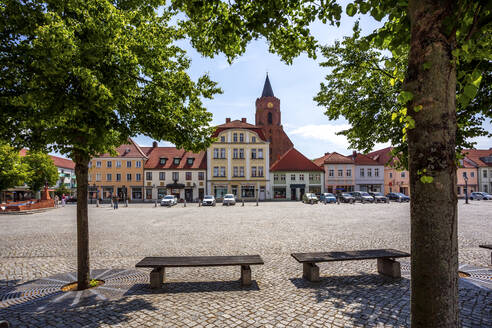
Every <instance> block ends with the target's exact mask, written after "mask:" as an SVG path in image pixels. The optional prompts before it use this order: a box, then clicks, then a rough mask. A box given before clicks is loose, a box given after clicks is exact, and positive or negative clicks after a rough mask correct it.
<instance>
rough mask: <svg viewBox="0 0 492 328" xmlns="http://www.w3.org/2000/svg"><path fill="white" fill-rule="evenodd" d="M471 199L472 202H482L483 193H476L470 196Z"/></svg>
mask: <svg viewBox="0 0 492 328" xmlns="http://www.w3.org/2000/svg"><path fill="white" fill-rule="evenodd" d="M470 199H471V200H482V199H483V195H482V193H481V192H478V191H475V192H472V193H471V194H470Z"/></svg>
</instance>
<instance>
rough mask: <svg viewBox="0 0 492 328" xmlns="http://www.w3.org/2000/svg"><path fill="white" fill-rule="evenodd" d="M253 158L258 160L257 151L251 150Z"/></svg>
mask: <svg viewBox="0 0 492 328" xmlns="http://www.w3.org/2000/svg"><path fill="white" fill-rule="evenodd" d="M251 158H252V159H256V149H251Z"/></svg>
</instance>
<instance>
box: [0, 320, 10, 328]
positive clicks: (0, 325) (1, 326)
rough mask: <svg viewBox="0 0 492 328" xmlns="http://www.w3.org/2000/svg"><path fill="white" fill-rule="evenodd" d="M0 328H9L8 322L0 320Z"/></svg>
mask: <svg viewBox="0 0 492 328" xmlns="http://www.w3.org/2000/svg"><path fill="white" fill-rule="evenodd" d="M0 328H10V324H9V323H8V321H4V320H2V321H0Z"/></svg>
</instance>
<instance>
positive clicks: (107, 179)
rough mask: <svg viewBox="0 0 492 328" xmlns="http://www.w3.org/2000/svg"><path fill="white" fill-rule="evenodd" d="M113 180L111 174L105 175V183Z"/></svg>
mask: <svg viewBox="0 0 492 328" xmlns="http://www.w3.org/2000/svg"><path fill="white" fill-rule="evenodd" d="M111 180H113V176H112V175H111V173H107V174H106V181H111Z"/></svg>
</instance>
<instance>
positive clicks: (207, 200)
mask: <svg viewBox="0 0 492 328" xmlns="http://www.w3.org/2000/svg"><path fill="white" fill-rule="evenodd" d="M202 205H203V206H215V197H214V196H212V195H205V196H204V197H203V201H202Z"/></svg>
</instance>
